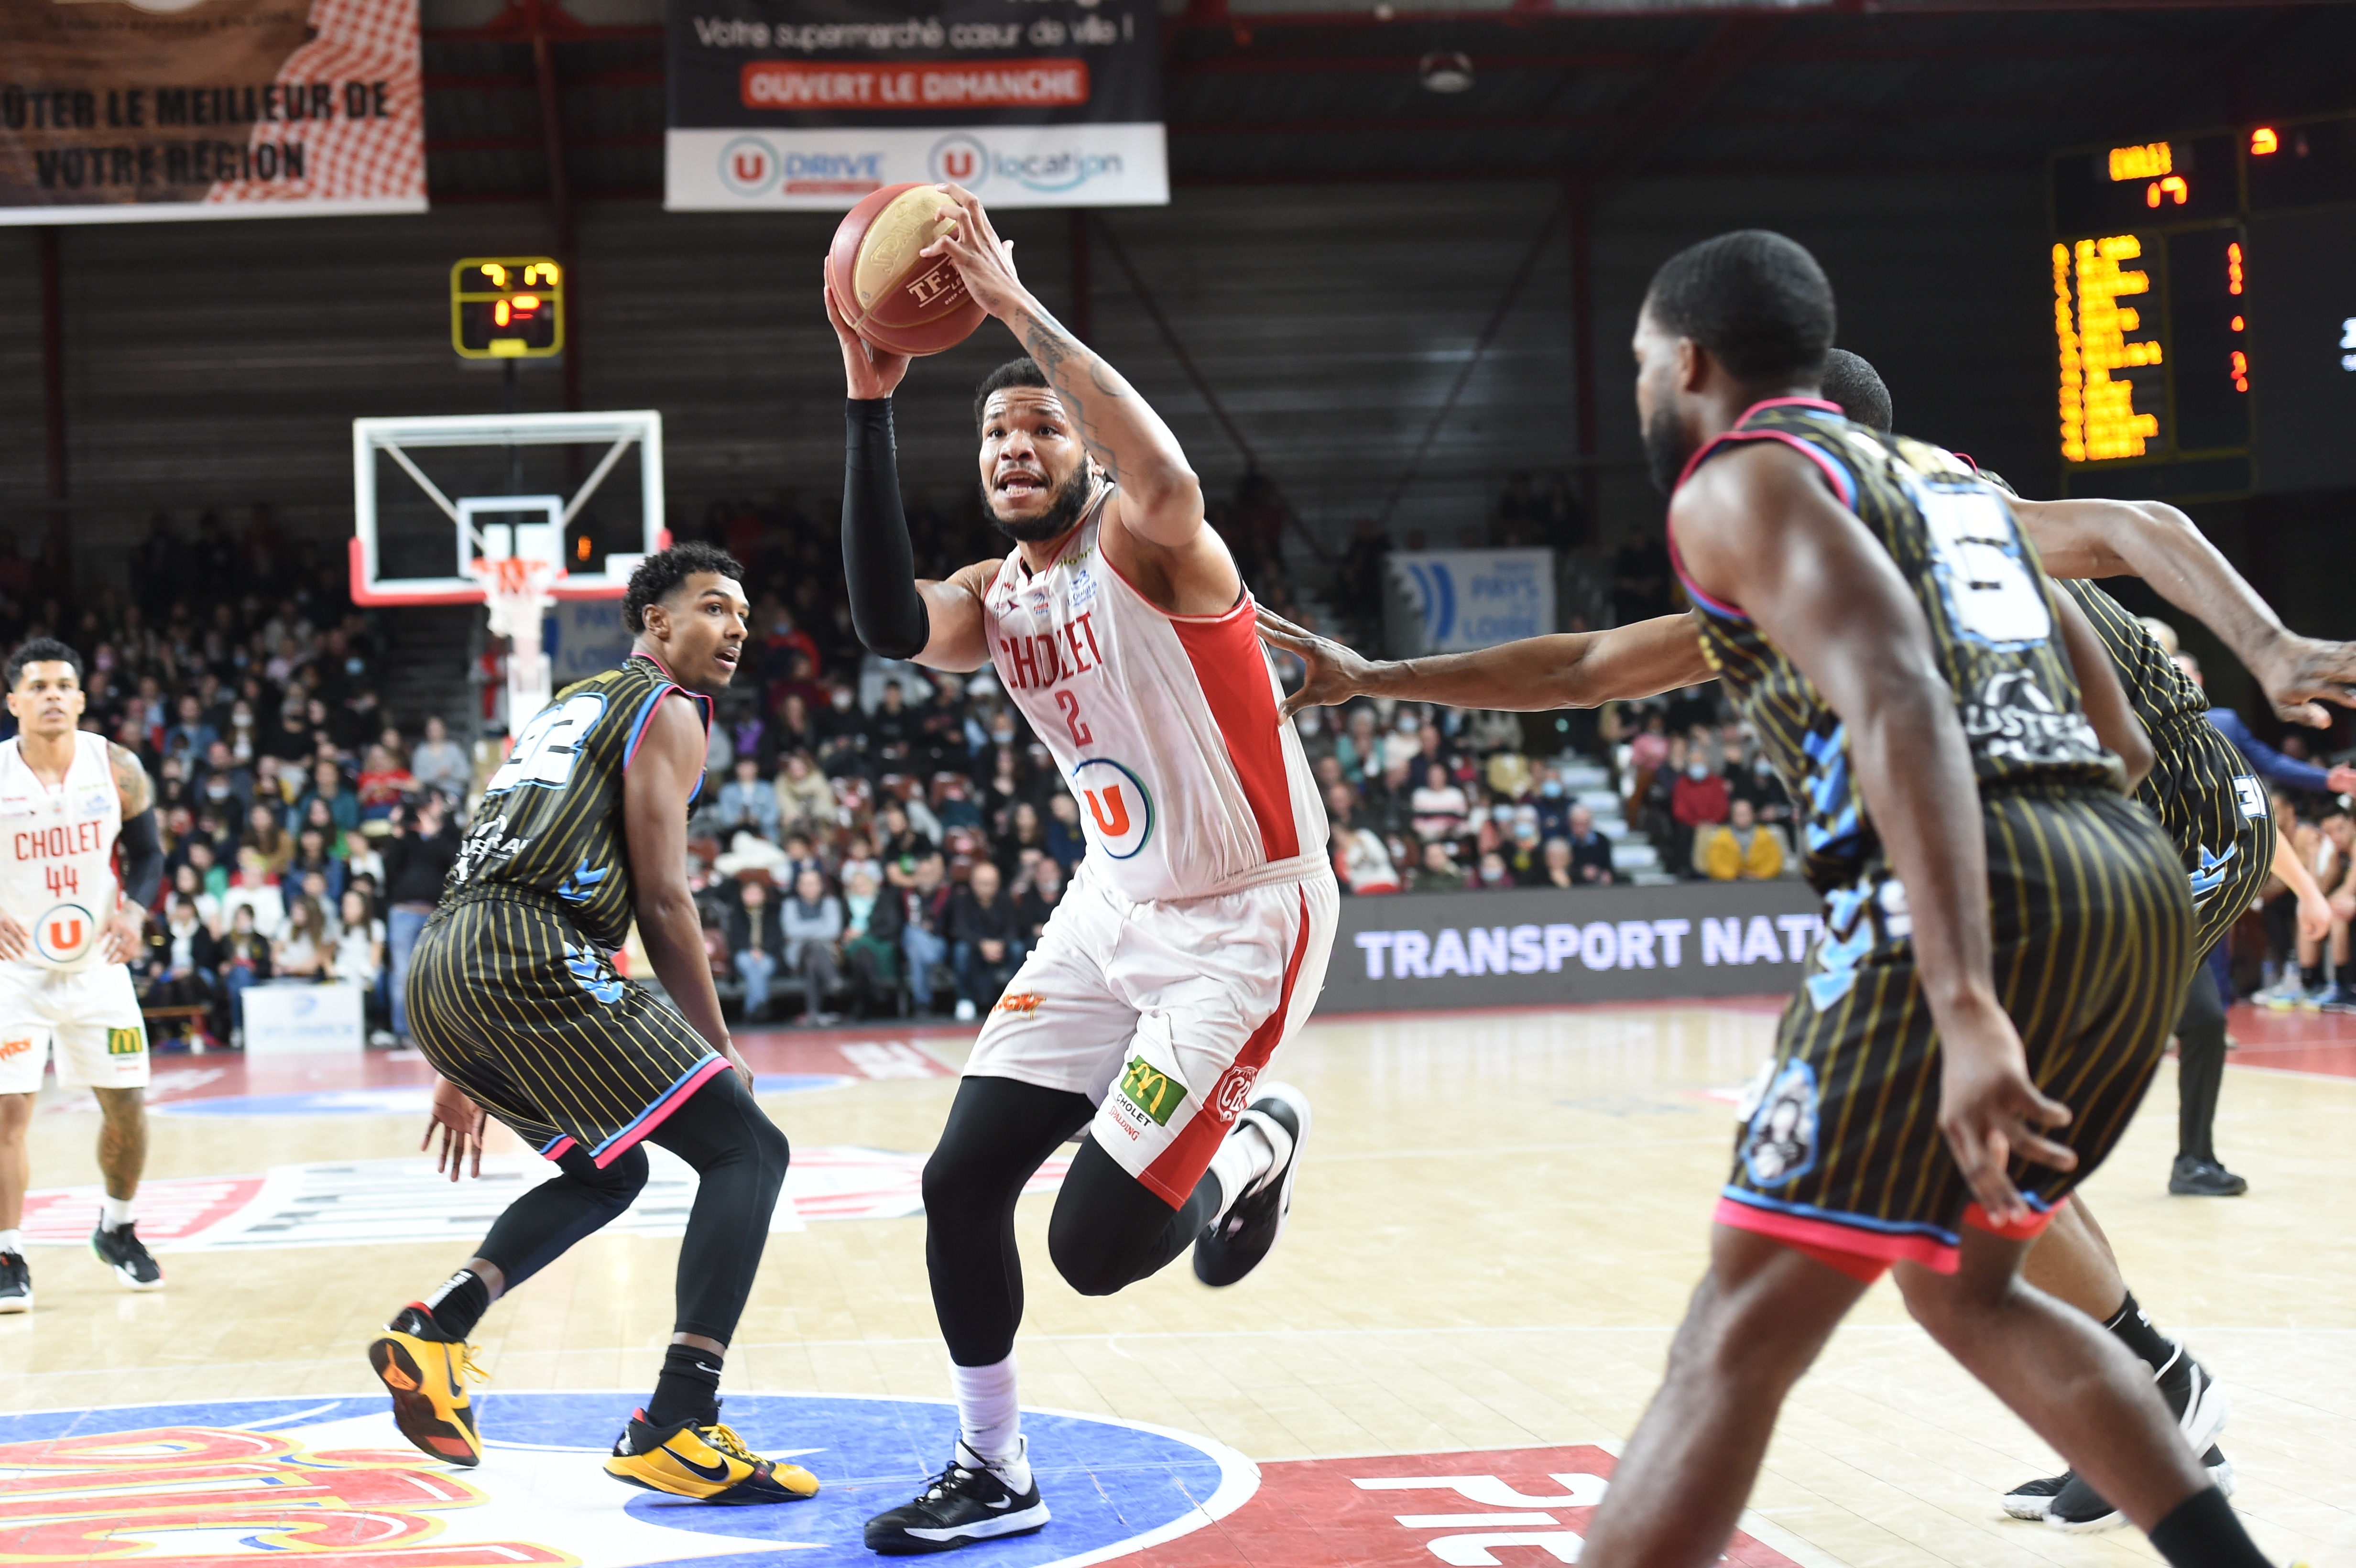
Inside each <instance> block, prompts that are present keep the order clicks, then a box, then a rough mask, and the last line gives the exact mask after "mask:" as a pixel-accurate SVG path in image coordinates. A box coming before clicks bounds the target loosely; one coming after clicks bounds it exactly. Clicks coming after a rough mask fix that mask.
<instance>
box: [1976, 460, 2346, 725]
mask: <svg viewBox="0 0 2356 1568" xmlns="http://www.w3.org/2000/svg"><path fill="white" fill-rule="evenodd" d="M2012 506H2013V512H2014V515H2015V516H2017V517H2019V519H2020V526H2021V528H2022V529H2023V530H2024V531H2026V532H2027V533H2028V535H2029V538H2030V539H2033V540H2035V541H2036V543H2037V551H2038V554H2039V555H2040V556H2041V557H2043V558H2044V562H2045V570H2046V571H2050V572H2051V573H2052V574H2053V575H2054V576H2056V577H2140V578H2142V579H2143V580H2144V581H2146V582H2148V583H2150V584H2151V586H2152V588H2153V589H2154V590H2155V591H2156V592H2158V594H2159V595H2160V597H2161V598H2163V599H2166V600H2167V601H2168V602H2169V603H2171V604H2173V605H2175V606H2176V607H2177V608H2178V609H2179V610H2181V611H2183V612H2184V613H2187V614H2189V615H2190V616H2192V617H2193V618H2194V619H2196V620H2198V621H2199V622H2200V623H2201V624H2202V625H2204V626H2206V627H2208V628H2209V629H2210V630H2211V631H2212V632H2214V633H2216V634H2217V635H2218V638H2219V639H2220V640H2221V641H2222V642H2223V643H2224V645H2226V646H2227V647H2229V648H2231V649H2233V655H2234V656H2235V657H2237V658H2239V659H2240V660H2241V661H2242V662H2243V663H2244V665H2246V666H2248V667H2249V670H2250V673H2251V674H2252V675H2254V676H2255V677H2257V679H2258V684H2259V685H2260V686H2262V687H2264V688H2265V693H2266V696H2267V697H2268V698H2269V699H2272V701H2273V702H2274V704H2275V712H2276V715H2277V716H2278V717H2279V718H2281V719H2283V720H2286V721H2287V722H2289V723H2293V724H2306V725H2310V726H2313V727H2314V728H2317V729H2321V728H2323V727H2324V726H2326V725H2328V724H2329V723H2330V722H2331V720H2330V717H2329V715H2328V714H2326V713H2325V712H2324V710H2323V708H2322V706H2321V705H2322V704H2323V703H2325V702H2336V703H2338V704H2340V706H2341V707H2343V708H2356V643H2333V642H2326V641H2324V640H2323V639H2321V638H2319V637H2302V636H2299V635H2297V634H2296V633H2294V632H2292V631H2290V630H2289V629H2288V628H2287V627H2286V626H2285V625H2284V624H2282V621H2281V620H2280V618H2279V617H2277V616H2276V614H2275V613H2274V608H2273V606H2272V605H2269V604H2268V603H2266V602H2265V600H2264V599H2262V598H2260V597H2259V596H2258V591H2257V590H2256V589H2254V588H2253V587H2251V586H2250V584H2249V582H2248V581H2246V580H2245V579H2244V577H2243V576H2242V574H2241V573H2240V572H2238V571H2234V570H2233V562H2231V561H2229V560H2226V559H2225V557H2224V556H2223V554H2222V553H2221V552H2220V551H2219V550H2218V549H2217V547H2216V546H2215V545H2213V544H2211V543H2210V542H2209V539H2208V536H2206V535H2205V534H2203V533H2201V530H2200V529H2199V528H2196V527H2194V526H2193V522H2192V519H2191V518H2190V517H2186V516H2185V515H2184V514H2183V513H2182V512H2179V511H2178V510H2177V509H2176V508H2175V507H2170V506H2167V505H2165V504H2163V503H2161V502H2158V501H2020V500H2016V501H2014V502H2013V504H2012Z"/></svg>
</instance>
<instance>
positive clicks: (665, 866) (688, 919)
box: [622, 692, 753, 1089]
mask: <svg viewBox="0 0 2356 1568" xmlns="http://www.w3.org/2000/svg"><path fill="white" fill-rule="evenodd" d="M704 748H705V739H704V734H703V726H702V725H701V723H699V722H698V721H697V720H696V717H695V712H694V709H693V708H692V707H691V705H690V704H689V702H688V700H687V699H686V698H684V697H680V696H679V695H678V694H677V693H675V692H674V693H672V694H671V695H669V696H668V697H665V698H664V699H662V700H661V701H659V702H658V703H656V704H655V711H654V717H653V718H651V719H649V720H647V732H646V739H645V740H644V741H641V742H640V744H639V746H638V752H637V756H635V757H633V758H631V759H630V764H629V767H628V768H627V770H626V772H625V773H623V775H622V826H623V831H624V833H625V834H626V836H627V837H628V840H629V846H630V882H631V885H632V887H633V889H634V890H635V900H636V903H635V908H634V910H633V912H634V913H636V914H637V918H638V940H639V941H640V942H641V943H643V944H645V945H646V949H647V962H648V964H650V965H653V966H654V971H655V977H656V978H657V979H659V980H660V981H661V982H662V984H663V989H664V990H666V991H668V992H669V993H670V999H671V1003H672V1005H673V1006H675V1007H677V1008H679V1010H680V1013H681V1014H683V1015H684V1016H685V1017H686V1019H687V1021H688V1023H689V1024H690V1025H691V1027H692V1028H693V1029H694V1030H695V1032H696V1033H698V1034H700V1035H701V1036H702V1037H703V1038H704V1039H705V1040H708V1041H710V1042H711V1045H712V1050H714V1051H718V1052H719V1053H720V1054H721V1055H723V1056H724V1057H726V1058H727V1059H728V1062H729V1065H730V1066H732V1067H734V1068H735V1069H736V1071H737V1072H738V1074H739V1075H741V1076H742V1077H743V1078H744V1087H746V1088H747V1089H750V1088H751V1087H752V1086H753V1070H752V1069H751V1068H749V1067H747V1066H745V1065H744V1058H743V1057H741V1056H739V1055H737V1054H736V1047H735V1045H734V1042H732V1041H731V1040H729V1038H728V1023H727V1020H726V1019H723V1018H722V1017H721V1016H720V994H719V992H717V991H715V990H714V989H712V961H711V960H710V959H708V958H706V957H705V956H704V955H703V922H702V920H701V918H699V917H698V915H697V914H696V912H695V892H694V891H693V890H692V889H691V888H690V887H689V886H688V885H687V804H688V802H689V800H691V798H693V795H694V793H695V785H696V783H697V781H698V780H700V779H701V778H702V776H703V760H704Z"/></svg>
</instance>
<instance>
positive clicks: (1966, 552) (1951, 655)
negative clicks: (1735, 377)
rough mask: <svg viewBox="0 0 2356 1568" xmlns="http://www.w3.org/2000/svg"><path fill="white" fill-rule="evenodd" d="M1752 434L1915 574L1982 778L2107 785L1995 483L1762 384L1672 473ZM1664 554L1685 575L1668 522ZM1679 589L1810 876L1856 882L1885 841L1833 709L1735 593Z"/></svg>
mask: <svg viewBox="0 0 2356 1568" xmlns="http://www.w3.org/2000/svg"><path fill="white" fill-rule="evenodd" d="M1760 441H1772V442H1776V443H1781V444H1783V445H1784V446H1787V447H1790V448H1792V449H1794V451H1796V452H1798V453H1800V455H1802V456H1804V457H1805V458H1806V459H1807V460H1808V461H1809V462H1810V463H1811V464H1814V465H1815V468H1816V470H1817V472H1818V473H1820V474H1821V475H1823V476H1824V482H1825V487H1826V489H1827V490H1828V491H1829V492H1831V494H1832V496H1833V497H1834V498H1835V499H1836V500H1837V501H1838V502H1839V503H1840V504H1841V505H1842V506H1843V507H1846V508H1847V509H1848V510H1849V511H1850V512H1852V513H1854V514H1855V515H1856V517H1857V519H1858V522H1860V523H1862V524H1864V525H1865V528H1866V531H1867V532H1869V533H1870V534H1871V535H1872V536H1873V537H1874V539H1875V540H1876V541H1877V542H1878V543H1879V544H1880V546H1881V547H1882V548H1883V549H1886V550H1888V551H1889V552H1890V560H1892V561H1893V562H1894V563H1895V564H1896V565H1897V568H1898V571H1899V573H1900V575H1901V576H1902V577H1904V578H1905V579H1906V581H1907V584H1908V586H1910V587H1911V588H1912V589H1913V591H1914V597H1915V601H1916V603H1919V604H1920V605H1921V606H1922V613H1923V617H1924V619H1925V620H1927V621H1928V622H1929V623H1930V627H1931V640H1932V644H1933V650H1934V652H1935V653H1936V655H1937V658H1938V664H1939V672H1940V674H1941V675H1942V676H1943V677H1944V678H1945V681H1946V684H1947V688H1948V690H1949V692H1950V694H1951V696H1952V698H1953V699H1954V705H1955V710H1956V716H1957V717H1958V719H1960V720H1961V721H1962V723H1963V729H1964V740H1965V744H1966V746H1968V748H1969V749H1970V752H1971V755H1972V765H1973V769H1974V772H1975V773H1976V776H1977V777H1978V779H1979V781H1980V783H1981V784H1983V785H1984V786H1985V785H1989V784H2008V783H2040V782H2041V783H2049V784H2056V783H2075V784H2094V785H2103V786H2109V787H2115V785H2116V782H2117V781H2116V777H2115V773H2114V772H2113V767H2114V763H2113V760H2112V759H2111V757H2110V755H2109V753H2108V752H2104V750H2103V744H2102V741H2100V740H2099V739H2098V738H2097V737H2096V736H2095V733H2094V725H2093V724H2092V723H2091V722H2090V721H2089V720H2087V718H2086V715H2085V710H2084V709H2083V706H2082V705H2081V703H2080V700H2079V695H2078V681H2077V677H2076V676H2075V675H2074V674H2073V673H2072V670H2071V668H2070V663H2069V660H2068V658H2067V657H2066V656H2064V654H2063V652H2062V649H2061V631H2060V628H2059V627H2058V626H2057V625H2056V624H2055V622H2054V618H2053V617H2054V609H2053V604H2052V600H2051V595H2052V593H2053V591H2054V590H2053V584H2052V583H2051V581H2049V580H2048V579H2047V577H2046V575H2045V571H2044V568H2043V567H2042V566H2040V564H2039V563H2038V559H2037V550H2036V548H2035V547H2034V546H2032V545H2031V544H2030V543H2029V540H2028V539H2026V538H2025V537H2024V536H2023V535H2022V534H2021V532H2020V528H2019V524H2018V523H2017V522H2016V521H2015V520H2014V518H2013V516H2012V510H2011V507H2009V506H2008V504H2007V502H2006V497H2005V493H2004V492H2003V491H2002V490H2000V489H1999V488H1998V487H1997V486H1996V485H1991V484H1989V483H1988V482H1987V480H1986V479H1983V478H1982V477H1981V476H1980V475H1979V472H1978V470H1976V469H1975V468H1973V467H1972V466H1971V465H1970V464H1966V463H1965V462H1964V461H1963V460H1962V459H1960V458H1958V457H1956V456H1955V455H1954V453H1949V452H1945V451H1943V450H1941V449H1940V448H1938V447H1935V446H1931V445H1928V444H1926V443H1922V442H1919V441H1912V440H1910V439H1908V438H1907V437H1905V436H1902V435H1899V436H1893V435H1884V434H1882V433H1881V432H1879V431H1875V430H1872V429H1869V427H1867V426H1865V425H1861V424H1855V423H1852V422H1851V421H1848V420H1847V419H1844V418H1842V417H1841V412H1840V410H1839V409H1838V408H1837V406H1835V405H1834V404H1831V403H1828V402H1824V401H1821V400H1816V399H1813V398H1776V399H1771V400H1768V401H1766V402H1762V403H1760V404H1757V405H1755V406H1754V407H1752V408H1751V409H1750V410H1749V411H1746V412H1745V413H1744V414H1743V416H1742V417H1741V418H1740V420H1738V421H1735V423H1734V427H1733V428H1732V429H1731V430H1730V431H1728V432H1726V433H1725V434H1723V435H1721V436H1719V438H1718V439H1717V440H1715V441H1713V442H1711V443H1708V444H1707V445H1705V446H1703V447H1702V448H1700V449H1699V450H1698V451H1697V452H1696V453H1694V454H1693V456H1692V458H1691V459H1689V460H1688V461H1687V464H1686V470H1685V474H1684V475H1681V476H1680V477H1679V479H1678V485H1679V487H1680V488H1682V487H1683V485H1684V484H1685V481H1686V480H1687V478H1690V477H1691V476H1692V475H1693V473H1694V471H1695V470H1696V469H1697V468H1698V467H1700V466H1701V464H1704V463H1707V462H1708V461H1709V460H1710V459H1711V458H1713V457H1715V456H1717V455H1718V454H1719V453H1723V452H1726V451H1728V450H1729V449H1730V448H1732V447H1735V446H1737V445H1740V444H1742V443H1749V442H1760ZM1671 510H1672V516H1674V513H1675V508H1674V507H1672V509H1671ZM1669 554H1670V560H1671V561H1672V562H1673V563H1674V564H1675V565H1676V570H1677V575H1678V576H1679V578H1680V579H1683V578H1685V576H1686V571H1685V562H1684V560H1683V558H1682V557H1681V556H1680V555H1679V554H1678V552H1677V548H1676V536H1675V534H1674V533H1672V535H1671V537H1670V540H1669ZM1687 592H1688V593H1689V594H1690V595H1691V596H1692V598H1693V600H1694V603H1695V606H1696V614H1695V620H1696V621H1697V623H1698V624H1699V628H1700V632H1701V646H1702V653H1703V654H1704V656H1707V657H1708V660H1709V662H1710V665H1711V667H1713V668H1715V669H1716V670H1717V671H1718V672H1719V678H1720V679H1721V680H1723V681H1724V683H1725V685H1726V688H1727V695H1728V696H1729V697H1730V698H1731V699H1733V701H1734V703H1735V705H1736V707H1738V708H1739V709H1741V712H1742V716H1743V717H1744V718H1745V719H1747V720H1750V722H1751V728H1752V729H1753V730H1755V731H1757V732H1758V735H1759V741H1760V746H1761V749H1762V750H1763V751H1764V752H1766V753H1767V756H1768V758H1769V760H1771V761H1772V762H1773V763H1774V764H1775V766H1776V768H1777V770H1778V771H1779V772H1780V773H1782V774H1783V780H1784V783H1785V784H1786V786H1787V787H1788V788H1789V789H1790V790H1791V792H1792V798H1793V799H1794V801H1796V802H1798V803H1799V804H1800V805H1801V807H1802V809H1803V810H1804V811H1805V813H1806V814H1807V820H1806V823H1805V827H1804V849H1805V853H1806V864H1807V875H1808V880H1809V881H1810V882H1811V883H1812V884H1814V885H1815V888H1816V889H1817V891H1830V890H1832V889H1834V888H1837V887H1842V886H1846V885H1848V884H1850V883H1852V882H1855V881H1857V880H1858V878H1859V877H1860V876H1862V875H1864V874H1866V873H1867V872H1868V871H1869V869H1870V868H1872V867H1873V866H1874V865H1875V864H1877V863H1878V861H1879V858H1880V841H1879V837H1877V836H1876V835H1875V833H1874V830H1873V824H1872V823H1871V821H1870V820H1869V819H1868V818H1867V816H1865V812H1864V805H1863V802H1862V800H1861V798H1860V797H1859V796H1858V794H1857V792H1856V789H1855V787H1854V784H1853V783H1852V780H1851V775H1850V772H1849V759H1848V734H1847V728H1846V727H1845V726H1844V725H1843V724H1842V722H1841V720H1840V716H1839V715H1838V714H1837V713H1835V712H1834V711H1833V710H1832V708H1831V706H1830V705H1829V704H1828V703H1826V701H1825V699H1824V697H1823V694H1822V693H1820V692H1818V691H1817V690H1816V688H1815V683H1814V682H1812V681H1810V680H1809V679H1808V677H1806V676H1805V675H1804V674H1802V673H1801V671H1800V669H1799V667H1798V666H1796V665H1794V664H1793V663H1792V661H1791V660H1790V659H1788V658H1786V657H1784V656H1783V651H1782V650H1781V649H1779V648H1777V647H1776V646H1775V645H1773V644H1772V643H1771V642H1769V641H1768V640H1767V638H1766V637H1765V636H1764V635H1762V634H1761V632H1760V630H1759V628H1758V627H1757V626H1755V625H1753V624H1751V620H1750V618H1749V617H1748V616H1747V615H1745V614H1744V613H1743V612H1742V607H1741V606H1740V605H1739V604H1730V603H1723V602H1721V601H1719V600H1717V599H1713V598H1711V597H1709V596H1708V594H1706V593H1704V592H1702V591H1701V590H1699V589H1698V588H1696V587H1695V586H1694V585H1693V584H1692V583H1691V581H1687Z"/></svg>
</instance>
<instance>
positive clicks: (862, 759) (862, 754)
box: [816, 681, 870, 779]
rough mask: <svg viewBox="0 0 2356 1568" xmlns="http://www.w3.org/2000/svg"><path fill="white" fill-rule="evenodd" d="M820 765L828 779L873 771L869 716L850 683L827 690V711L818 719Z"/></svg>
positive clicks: (836, 684) (841, 683)
mask: <svg viewBox="0 0 2356 1568" xmlns="http://www.w3.org/2000/svg"><path fill="white" fill-rule="evenodd" d="M816 728H817V730H818V736H819V742H818V765H819V771H820V772H822V773H825V774H826V776H827V777H829V778H830V779H832V778H841V776H842V775H843V774H845V773H868V772H869V771H870V763H869V758H868V751H869V740H868V731H867V715H866V714H864V713H862V711H860V708H859V702H858V699H857V698H856V697H854V696H853V695H852V692H851V686H850V683H849V682H847V681H837V682H835V684H834V685H832V686H830V687H829V688H827V693H826V711H825V712H823V713H821V714H819V715H818V717H817V720H816Z"/></svg>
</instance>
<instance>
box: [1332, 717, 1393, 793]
mask: <svg viewBox="0 0 2356 1568" xmlns="http://www.w3.org/2000/svg"><path fill="white" fill-rule="evenodd" d="M1349 713H1350V717H1349V720H1348V721H1347V722H1346V723H1344V726H1343V729H1342V733H1341V735H1340V736H1339V737H1337V738H1336V739H1335V741H1333V754H1334V755H1335V756H1336V757H1338V758H1340V759H1341V762H1342V777H1343V779H1344V781H1345V782H1347V783H1349V784H1354V785H1363V784H1365V782H1366V781H1367V780H1368V779H1369V778H1376V779H1379V778H1381V777H1382V776H1383V761H1382V755H1381V753H1382V741H1381V739H1380V738H1379V737H1378V736H1376V733H1375V710H1374V709H1371V708H1369V707H1366V706H1365V704H1363V703H1361V704H1359V705H1357V706H1355V707H1354V708H1352V709H1350V710H1349Z"/></svg>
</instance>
